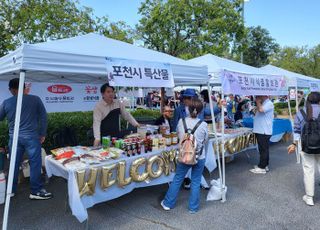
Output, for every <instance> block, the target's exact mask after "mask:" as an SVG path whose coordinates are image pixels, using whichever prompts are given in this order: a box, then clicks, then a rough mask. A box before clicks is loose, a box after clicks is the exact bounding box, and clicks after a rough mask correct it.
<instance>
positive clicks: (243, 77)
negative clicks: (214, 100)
mask: <svg viewBox="0 0 320 230" xmlns="http://www.w3.org/2000/svg"><path fill="white" fill-rule="evenodd" d="M221 77H222V88H223V92H224V93H225V94H238V95H272V96H276V95H288V86H289V80H288V79H287V78H286V77H285V76H275V75H264V74H245V73H237V72H232V71H226V70H225V71H224V72H223V73H222V76H221Z"/></svg>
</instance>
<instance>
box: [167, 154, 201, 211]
mask: <svg viewBox="0 0 320 230" xmlns="http://www.w3.org/2000/svg"><path fill="white" fill-rule="evenodd" d="M204 164H205V159H202V160H199V161H198V163H197V164H196V165H186V164H182V163H178V164H177V169H176V175H175V176H174V178H173V181H172V183H171V184H170V187H169V190H168V191H167V194H166V196H165V198H164V201H163V202H164V205H165V206H167V207H169V208H174V206H175V204H176V201H177V197H178V193H179V190H180V187H181V184H182V182H183V180H184V178H185V176H186V174H187V172H188V170H189V169H190V168H192V172H191V190H190V196H189V210H190V211H198V210H199V205H200V182H201V176H202V172H203V169H204Z"/></svg>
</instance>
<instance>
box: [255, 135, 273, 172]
mask: <svg viewBox="0 0 320 230" xmlns="http://www.w3.org/2000/svg"><path fill="white" fill-rule="evenodd" d="M256 137H257V142H258V149H259V153H260V161H259V164H258V167H259V168H262V169H264V168H266V166H268V165H269V145H270V138H271V135H265V134H259V133H256Z"/></svg>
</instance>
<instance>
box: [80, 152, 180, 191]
mask: <svg viewBox="0 0 320 230" xmlns="http://www.w3.org/2000/svg"><path fill="white" fill-rule="evenodd" d="M129 167H130V168H129V170H127V169H128V168H127V165H126V161H125V160H122V161H119V162H118V163H115V164H111V165H106V166H102V167H101V168H99V169H98V168H90V169H88V171H87V176H86V170H84V169H83V170H78V171H76V179H77V183H78V187H79V193H80V196H83V195H87V196H91V195H93V194H94V193H95V189H96V181H97V179H98V180H100V181H99V182H100V188H101V189H102V190H107V189H108V188H110V187H111V186H113V185H114V184H117V185H118V186H119V187H120V188H124V187H125V186H126V185H128V184H130V183H131V182H143V181H146V180H147V179H156V178H158V177H160V176H161V175H163V174H164V175H165V176H168V175H170V173H171V172H174V171H175V169H176V150H171V151H166V152H162V153H161V155H160V156H159V155H155V156H152V157H150V158H149V159H148V158H145V157H140V158H138V159H135V160H134V161H133V162H132V163H131V165H130V166H129ZM128 171H129V176H127V177H126V172H128ZM98 172H99V175H100V176H99V177H98Z"/></svg>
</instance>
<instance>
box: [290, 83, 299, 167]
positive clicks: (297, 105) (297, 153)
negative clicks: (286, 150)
mask: <svg viewBox="0 0 320 230" xmlns="http://www.w3.org/2000/svg"><path fill="white" fill-rule="evenodd" d="M295 90H296V114H297V113H298V111H299V104H300V101H299V100H298V80H297V79H296V88H295ZM292 121H293V118H292ZM292 128H293V125H292ZM292 136H293V137H292V138H293V141H294V135H292ZM300 148H301V146H300V145H299V143H298V148H296V157H297V164H300Z"/></svg>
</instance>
